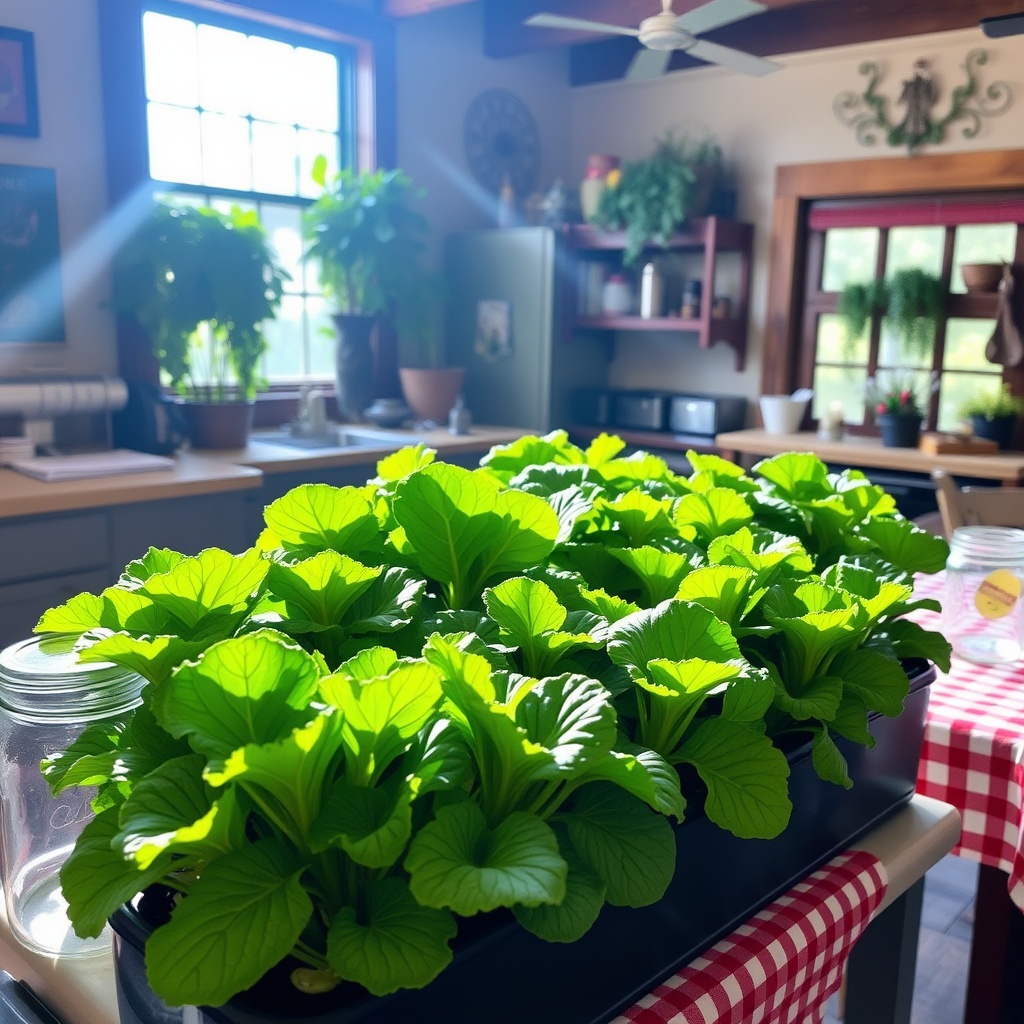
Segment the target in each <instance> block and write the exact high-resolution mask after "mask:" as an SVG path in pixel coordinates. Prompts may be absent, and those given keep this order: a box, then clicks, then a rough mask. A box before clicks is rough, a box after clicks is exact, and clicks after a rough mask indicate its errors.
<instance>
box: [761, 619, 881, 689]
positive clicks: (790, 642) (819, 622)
mask: <svg viewBox="0 0 1024 1024" xmlns="http://www.w3.org/2000/svg"><path fill="white" fill-rule="evenodd" d="M765 614H766V616H767V618H768V621H769V622H770V623H771V624H772V625H773V626H775V627H776V628H777V629H778V630H779V632H780V633H781V634H782V635H783V636H784V637H785V640H786V645H785V647H784V648H783V649H782V657H781V660H780V664H779V670H780V673H781V675H782V677H783V679H784V680H785V683H786V689H787V691H788V692H789V693H791V694H793V695H794V696H799V695H800V694H801V693H802V691H803V687H804V686H806V685H807V684H808V683H809V682H810V681H811V680H812V679H814V677H815V676H816V675H817V674H818V673H819V671H820V670H821V669H822V668H823V667H826V668H827V666H828V665H829V664H830V663H831V662H832V661H833V660H834V658H835V657H836V655H837V653H838V652H841V651H845V650H847V649H849V648H852V647H854V646H855V645H856V644H857V642H858V641H859V640H861V639H863V632H864V625H865V620H866V618H867V615H866V613H865V612H864V611H863V610H862V609H861V608H860V607H859V606H853V607H850V608H837V609H835V610H834V611H821V612H808V613H807V614H806V615H804V616H803V617H802V618H797V617H788V616H781V615H776V614H774V613H773V612H772V611H771V610H770V609H768V608H766V609H765Z"/></svg>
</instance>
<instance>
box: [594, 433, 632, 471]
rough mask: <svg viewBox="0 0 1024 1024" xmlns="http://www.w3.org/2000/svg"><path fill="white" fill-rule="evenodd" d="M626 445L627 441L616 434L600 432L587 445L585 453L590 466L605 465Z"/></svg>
mask: <svg viewBox="0 0 1024 1024" xmlns="http://www.w3.org/2000/svg"><path fill="white" fill-rule="evenodd" d="M625 447H626V442H625V441H623V440H622V438H621V437H616V436H615V435H614V434H604V433H601V434H598V435H597V437H595V438H594V440H593V441H591V442H590V444H589V445H587V450H586V452H585V453H584V455H585V458H586V460H587V465H588V466H597V467H600V466H603V465H604V464H605V463H608V462H611V461H612V459H614V458H616V456H618V455H619V453H620V452H621V451H622V450H623V448H625Z"/></svg>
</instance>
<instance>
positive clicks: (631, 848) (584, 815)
mask: <svg viewBox="0 0 1024 1024" xmlns="http://www.w3.org/2000/svg"><path fill="white" fill-rule="evenodd" d="M564 817H565V825H566V828H567V830H568V834H569V839H570V841H571V842H572V845H573V849H574V850H575V851H576V853H577V854H578V855H579V857H580V859H581V860H582V861H583V863H584V864H586V865H587V867H589V868H590V870H591V871H593V872H594V874H595V875H597V877H598V878H600V879H601V881H602V882H603V883H604V886H605V898H606V899H607V901H608V902H609V903H611V904H612V905H613V906H616V907H646V906H648V905H650V904H651V903H657V901H658V900H660V899H661V897H662V896H664V895H665V890H666V889H667V888H668V883H669V882H670V881H671V880H672V873H673V870H674V868H675V862H676V842H675V836H674V834H673V832H672V826H671V825H669V823H668V821H667V819H666V818H664V817H662V816H661V815H660V814H655V813H654V812H653V811H651V810H650V808H648V807H646V806H645V805H644V804H642V803H641V802H640V801H639V800H637V799H636V798H635V797H633V796H630V795H629V794H628V793H625V792H623V790H621V789H619V788H617V787H616V786H610V785H608V784H606V783H600V782H599V783H595V784H594V785H588V786H585V787H583V788H582V789H581V790H580V791H579V792H578V793H577V796H576V800H575V804H574V806H573V808H572V812H571V813H569V814H566V815H565V816H564Z"/></svg>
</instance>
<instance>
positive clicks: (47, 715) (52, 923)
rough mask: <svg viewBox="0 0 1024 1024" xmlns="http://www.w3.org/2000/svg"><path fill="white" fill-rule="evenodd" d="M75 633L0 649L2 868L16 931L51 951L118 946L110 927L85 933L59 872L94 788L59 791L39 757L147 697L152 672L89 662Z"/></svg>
mask: <svg viewBox="0 0 1024 1024" xmlns="http://www.w3.org/2000/svg"><path fill="white" fill-rule="evenodd" d="M74 640H75V638H74V637H71V636H62V635H54V634H50V635H44V636H37V637H32V638H31V639H29V640H23V641H21V642H20V643H16V644H12V645H11V646H10V647H7V648H5V649H4V650H2V651H0V801H2V804H0V812H2V813H0V823H2V827H0V866H2V868H3V883H4V898H5V901H6V904H7V916H8V918H9V920H10V925H11V932H12V933H13V934H14V936H15V938H17V939H18V940H19V941H20V942H21V943H22V945H24V946H27V947H28V948H29V949H33V950H35V951H36V952H38V953H46V954H49V955H51V956H56V955H59V956H61V957H80V956H91V955H93V954H106V955H108V956H109V953H110V936H109V933H105V934H101V935H100V936H99V937H98V938H87V939H82V938H79V937H78V936H77V935H76V934H75V933H74V931H73V930H72V928H71V924H70V922H69V921H68V918H67V902H66V901H65V900H64V896H63V894H62V892H61V887H60V878H59V876H58V872H59V871H60V868H61V866H62V865H63V863H64V861H65V860H66V859H67V857H68V855H69V854H70V853H71V850H72V849H73V847H74V844H75V840H76V839H77V838H78V835H79V833H80V832H81V831H82V829H83V828H84V827H85V825H86V823H87V822H88V821H90V820H91V818H92V816H93V815H92V808H91V806H90V801H91V799H92V797H93V796H94V795H95V790H94V789H91V788H88V787H79V786H73V787H70V788H68V789H65V790H63V791H62V792H61V793H59V794H58V795H57V796H56V797H55V796H53V795H52V794H51V792H50V787H49V784H48V782H47V780H46V779H45V778H44V777H43V773H42V772H41V771H40V762H42V761H44V760H45V759H46V758H50V757H52V756H53V755H54V754H58V753H60V752H62V751H64V750H67V749H68V747H70V746H71V745H72V743H74V742H75V740H76V739H78V737H79V736H80V735H81V733H82V732H83V731H84V730H85V729H86V728H87V727H88V726H89V725H91V724H93V723H94V722H100V721H103V722H104V723H107V722H111V720H114V719H119V718H120V717H121V716H122V715H125V714H126V713H127V712H129V711H130V710H131V709H132V708H134V707H136V706H137V705H138V704H139V703H140V702H141V697H140V692H141V690H142V687H143V686H144V685H145V680H144V679H143V678H142V677H141V676H139V675H137V674H136V673H134V672H129V671H126V670H125V669H123V668H120V667H119V666H117V665H113V664H111V663H110V662H92V663H82V662H80V661H79V660H78V654H77V652H76V651H75V649H74Z"/></svg>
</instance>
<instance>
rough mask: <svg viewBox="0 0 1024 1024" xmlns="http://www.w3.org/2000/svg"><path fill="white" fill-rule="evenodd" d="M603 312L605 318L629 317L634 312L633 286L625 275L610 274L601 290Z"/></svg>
mask: <svg viewBox="0 0 1024 1024" xmlns="http://www.w3.org/2000/svg"><path fill="white" fill-rule="evenodd" d="M601 312H602V313H603V314H604V315H605V316H629V315H630V314H631V313H632V312H633V286H632V285H631V284H630V283H629V278H628V277H626V275H625V274H610V275H609V276H608V280H607V281H605V283H604V287H603V288H602V289H601Z"/></svg>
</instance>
